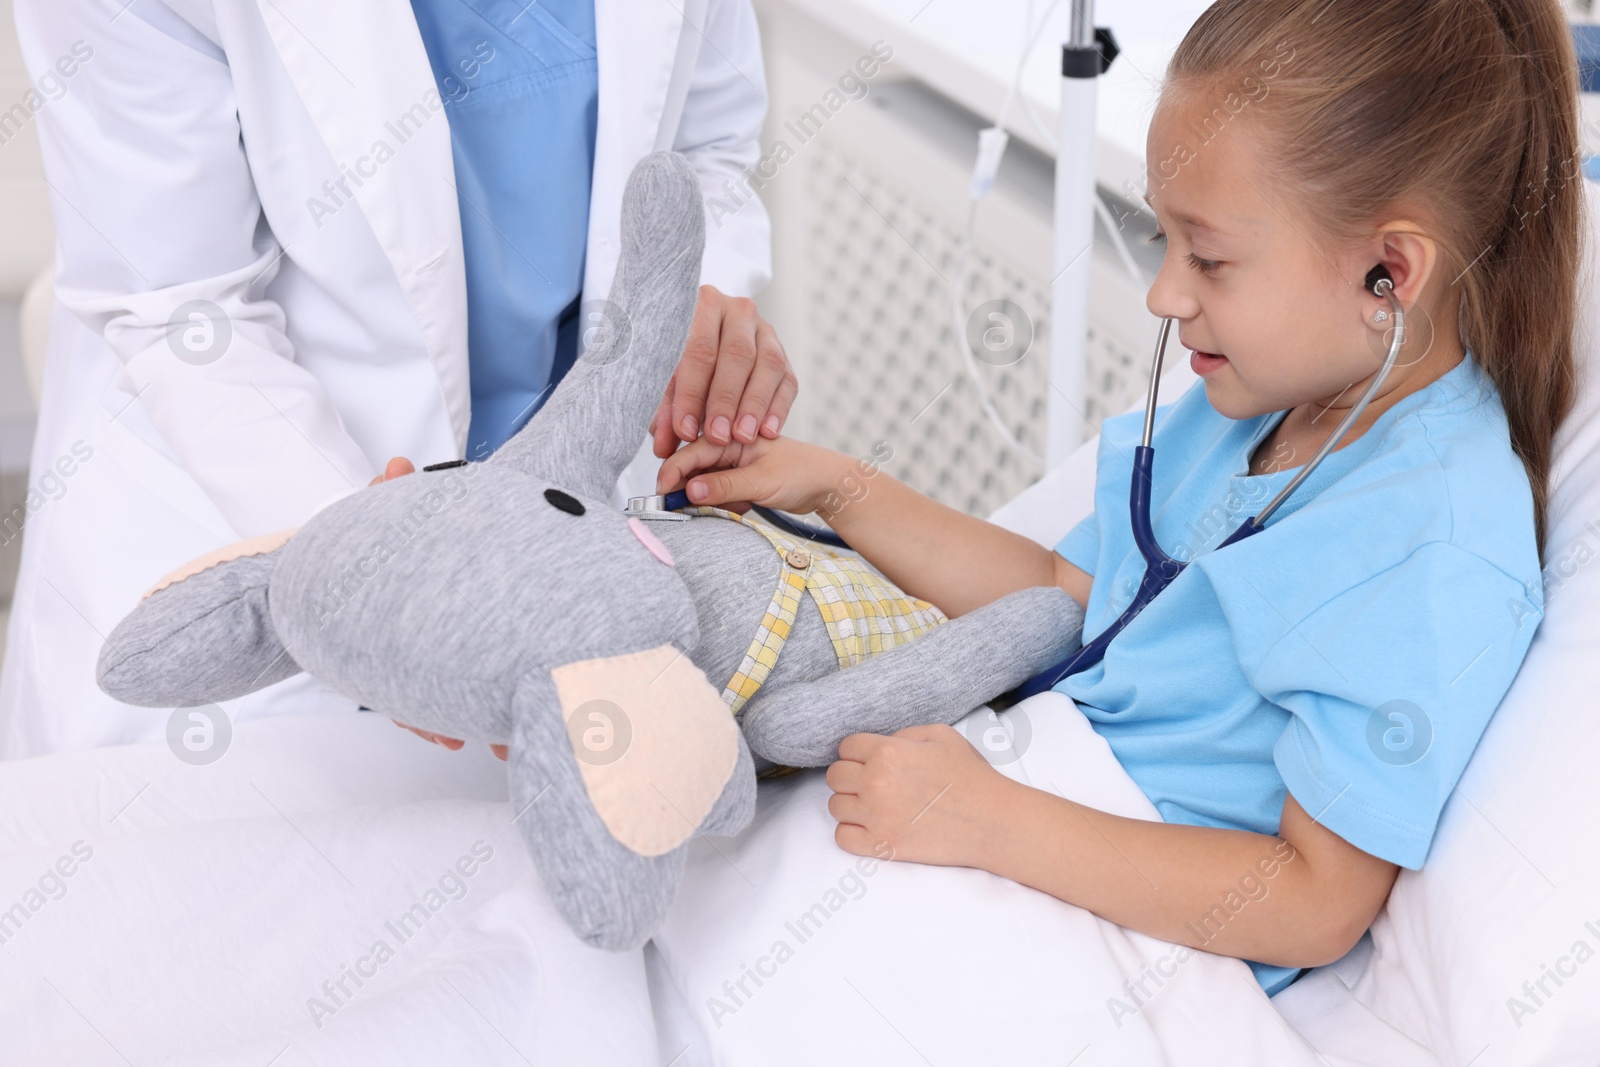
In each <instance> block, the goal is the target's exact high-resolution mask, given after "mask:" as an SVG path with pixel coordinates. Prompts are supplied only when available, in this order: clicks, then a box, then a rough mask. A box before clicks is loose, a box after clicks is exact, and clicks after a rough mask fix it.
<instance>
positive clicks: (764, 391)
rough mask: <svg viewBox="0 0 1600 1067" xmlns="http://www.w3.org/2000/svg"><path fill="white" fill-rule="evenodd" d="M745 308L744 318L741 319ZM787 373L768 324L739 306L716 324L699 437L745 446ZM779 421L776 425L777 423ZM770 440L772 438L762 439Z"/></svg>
mask: <svg viewBox="0 0 1600 1067" xmlns="http://www.w3.org/2000/svg"><path fill="white" fill-rule="evenodd" d="M745 304H748V305H749V308H748V312H749V316H750V317H749V319H748V320H747V319H746V318H745V317H744V316H745V312H746V310H747V309H746V308H744V307H743V306H742V305H745ZM789 377H792V375H791V373H790V371H789V356H788V354H787V353H785V352H784V350H783V345H781V344H779V343H778V334H777V331H775V330H774V329H773V328H772V324H771V323H769V322H767V321H766V320H765V319H763V318H761V316H759V315H757V314H756V313H755V305H754V304H751V303H750V302H749V301H739V302H738V303H736V304H735V305H734V306H732V307H730V308H729V310H728V314H727V315H726V316H725V317H724V318H723V320H722V339H721V344H720V347H719V348H718V350H717V366H716V369H715V371H713V373H712V376H711V388H710V390H709V392H708V394H707V396H706V415H705V433H706V436H707V437H709V438H711V439H712V440H713V441H716V442H717V443H718V444H727V443H728V442H730V441H734V440H737V441H742V442H745V443H749V442H751V441H754V440H755V439H756V435H757V434H758V433H760V431H761V430H762V428H763V426H762V423H763V422H764V421H765V420H767V419H768V418H769V417H771V416H769V414H768V409H769V407H770V406H771V404H772V399H773V396H774V395H775V394H776V393H777V391H778V387H779V386H780V385H782V384H783V382H784V380H785V379H786V378H789ZM782 421H783V420H781V419H778V420H777V422H778V424H779V425H781V424H782ZM767 436H768V437H774V436H776V434H768V435H767Z"/></svg>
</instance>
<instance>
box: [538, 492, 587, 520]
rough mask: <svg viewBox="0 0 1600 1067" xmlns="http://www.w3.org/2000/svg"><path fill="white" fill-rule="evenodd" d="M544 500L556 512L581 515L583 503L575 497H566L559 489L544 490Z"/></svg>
mask: <svg viewBox="0 0 1600 1067" xmlns="http://www.w3.org/2000/svg"><path fill="white" fill-rule="evenodd" d="M544 498H545V499H546V500H548V501H550V506H551V507H553V508H555V509H556V510H557V511H565V512H566V513H567V514H568V515H582V514H583V502H582V501H581V500H578V499H577V498H576V497H571V496H568V495H567V494H566V493H563V492H562V491H561V490H559V489H546V490H545V491H544Z"/></svg>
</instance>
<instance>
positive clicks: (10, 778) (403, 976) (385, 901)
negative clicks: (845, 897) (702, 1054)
mask: <svg viewBox="0 0 1600 1067" xmlns="http://www.w3.org/2000/svg"><path fill="white" fill-rule="evenodd" d="M504 797H505V772H504V770H503V769H502V765H501V764H500V763H499V762H498V761H496V760H495V759H494V758H493V757H492V756H490V755H489V753H488V751H487V749H485V748H483V747H481V746H475V747H474V748H473V749H470V750H466V751H462V752H454V753H452V752H448V751H446V750H445V749H443V748H440V747H438V746H434V745H429V744H426V743H424V742H421V741H419V740H418V739H417V738H416V737H414V736H413V735H411V734H409V733H404V732H402V731H400V730H397V729H396V728H395V727H394V726H393V725H392V724H391V723H389V721H388V720H387V719H384V718H382V717H380V716H377V715H350V716H304V717H288V718H279V719H266V720H258V721H255V722H250V723H245V724H242V725H241V726H240V728H239V730H238V731H237V733H236V734H235V736H234V738H233V741H232V746H231V748H230V749H229V750H228V752H227V753H226V754H225V755H224V756H223V757H222V759H221V760H219V761H218V762H216V763H214V764H212V765H210V766H205V767H195V766H190V765H188V764H185V763H182V762H180V761H179V760H178V759H176V758H175V757H174V756H173V754H172V753H171V752H170V751H168V750H167V748H166V746H165V745H139V746H129V747H124V748H112V749H101V750H98V751H94V752H86V753H75V754H68V755H60V756H50V757H43V758H40V759H34V760H26V761H22V762H17V763H9V764H6V765H5V766H4V768H3V773H0V908H4V909H8V910H7V911H5V912H3V913H0V937H3V938H4V942H3V944H0V1035H4V1036H3V1037H0V1062H3V1063H6V1064H13V1063H14V1064H30V1065H33V1064H39V1065H42V1064H57V1063H69V1062H70V1063H73V1064H102V1063H103V1064H118V1065H123V1067H126V1065H127V1064H130V1063H131V1064H138V1065H140V1067H144V1065H147V1064H155V1063H171V1064H197V1065H198V1064H206V1065H222V1064H241V1065H242V1064H250V1065H254V1067H265V1065H266V1064H269V1063H270V1064H272V1065H273V1067H294V1065H300V1064H330V1065H333V1064H338V1065H348V1064H385V1065H389V1064H418V1065H422V1064H444V1063H472V1064H507V1065H513V1064H516V1065H525V1064H527V1063H535V1064H540V1065H544V1064H569V1063H570V1064H579V1063H581V1064H618V1065H628V1067H632V1065H637V1064H648V1063H654V1062H656V1060H657V1050H656V1039H655V1029H654V1025H653V1023H652V1020H651V1015H650V1009H649V1003H648V1000H647V995H646V987H645V974H644V964H643V960H642V958H641V956H640V954H638V953H632V954H626V955H615V954H611V953H604V952H599V951H596V950H594V949H590V948H589V947H588V946H586V945H584V944H582V943H581V942H579V941H578V940H577V939H576V938H574V937H573V936H572V935H571V934H569V933H568V932H567V930H566V928H565V927H564V926H562V924H561V922H560V920H559V918H558V917H557V916H556V915H555V913H554V911H553V910H552V909H551V907H550V906H549V904H548V901H547V899H546V898H545V896H544V894H543V892H542V891H541V890H540V888H539V886H538V881H537V878H536V876H535V875H534V872H533V871H532V868H531V865H530V863H529V860H528V855H527V851H526V849H525V848H524V846H523V844H522V841H521V839H520V837H519V835H518V834H517V832H516V829H515V827H514V826H513V825H512V824H511V816H512V814H513V813H512V812H511V810H510V807H509V805H507V804H506V803H505V802H504ZM58 865H59V866H58ZM65 872H70V873H65Z"/></svg>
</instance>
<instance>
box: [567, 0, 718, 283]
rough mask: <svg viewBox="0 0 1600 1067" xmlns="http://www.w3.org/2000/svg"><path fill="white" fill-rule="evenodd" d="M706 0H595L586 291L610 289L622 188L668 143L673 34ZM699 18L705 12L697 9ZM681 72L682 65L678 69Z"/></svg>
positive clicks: (681, 31)
mask: <svg viewBox="0 0 1600 1067" xmlns="http://www.w3.org/2000/svg"><path fill="white" fill-rule="evenodd" d="M704 7H705V3H704V0H652V2H650V3H640V2H639V0H595V3H594V33H595V48H596V50H597V51H598V53H599V57H598V64H597V66H598V68H599V69H598V74H599V101H598V103H599V107H598V117H597V119H596V122H595V146H594V176H593V178H592V181H591V186H590V192H589V249H588V261H587V263H588V265H587V267H586V268H585V270H584V293H585V295H584V299H585V300H592V299H596V298H601V297H604V296H605V295H606V293H607V292H609V291H610V288H611V278H612V275H613V274H614V273H615V269H616V258H617V252H618V249H619V245H618V235H619V220H618V215H619V213H620V212H621V210H622V190H623V187H624V186H625V185H626V184H627V181H628V175H629V174H630V173H631V172H632V171H633V165H634V164H635V163H636V162H638V161H639V159H641V158H642V157H644V156H647V155H649V154H650V153H651V152H654V151H657V150H659V149H663V148H670V147H672V134H673V132H674V131H672V130H663V129H662V121H661V120H662V115H663V113H664V112H665V109H666V106H667V101H668V98H669V96H670V95H671V93H670V90H671V89H672V88H673V72H674V69H675V67H676V66H677V59H678V52H679V42H680V41H681V40H682V38H683V36H684V35H685V34H692V33H695V32H696V31H695V30H694V29H692V28H690V27H689V26H688V25H687V24H686V17H687V18H693V17H695V16H694V11H695V10H696V9H700V10H702V11H703V9H704ZM699 17H700V18H701V19H702V20H703V18H704V15H703V14H702V15H700V16H699ZM678 74H679V76H680V77H683V78H687V77H688V74H689V72H688V71H679V72H678Z"/></svg>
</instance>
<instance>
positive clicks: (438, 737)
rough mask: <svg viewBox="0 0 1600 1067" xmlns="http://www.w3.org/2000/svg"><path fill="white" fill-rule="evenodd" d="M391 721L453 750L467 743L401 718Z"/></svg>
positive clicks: (403, 728) (426, 739)
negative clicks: (402, 720) (423, 728)
mask: <svg viewBox="0 0 1600 1067" xmlns="http://www.w3.org/2000/svg"><path fill="white" fill-rule="evenodd" d="M389 721H390V722H392V723H394V724H395V725H396V726H398V727H400V729H402V730H410V731H411V732H412V733H414V734H416V735H417V736H418V737H420V738H422V739H423V740H424V741H432V742H433V743H434V744H436V745H443V746H444V747H445V748H448V749H449V750H450V751H452V752H454V751H456V750H457V749H459V748H460V747H461V746H462V745H465V744H466V742H465V741H463V740H461V739H460V738H459V737H446V736H444V735H443V734H436V733H434V732H433V731H432V730H422V729H419V728H417V727H415V726H412V725H411V724H409V723H403V722H401V721H400V720H399V719H390V720H389ZM502 758H504V757H502Z"/></svg>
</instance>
